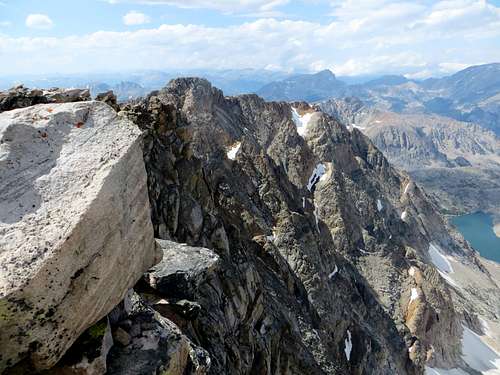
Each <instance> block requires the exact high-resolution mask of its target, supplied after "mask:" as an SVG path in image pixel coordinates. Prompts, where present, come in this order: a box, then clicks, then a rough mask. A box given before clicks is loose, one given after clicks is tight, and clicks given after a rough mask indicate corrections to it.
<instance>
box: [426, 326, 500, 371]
mask: <svg viewBox="0 0 500 375" xmlns="http://www.w3.org/2000/svg"><path fill="white" fill-rule="evenodd" d="M463 329H464V333H463V337H462V353H463V355H462V358H463V360H464V361H465V363H467V364H468V365H469V366H470V367H471V368H473V369H474V370H476V371H479V372H480V373H481V374H483V375H500V354H499V353H497V352H496V351H495V350H493V349H492V348H491V347H489V346H488V345H487V344H486V343H485V342H483V341H482V340H481V337H480V336H478V335H477V334H475V333H474V332H473V331H472V330H470V329H469V328H467V327H465V326H464V327H463ZM425 374H426V375H467V373H466V372H465V371H463V370H461V369H451V370H442V369H438V368H431V367H426V368H425Z"/></svg>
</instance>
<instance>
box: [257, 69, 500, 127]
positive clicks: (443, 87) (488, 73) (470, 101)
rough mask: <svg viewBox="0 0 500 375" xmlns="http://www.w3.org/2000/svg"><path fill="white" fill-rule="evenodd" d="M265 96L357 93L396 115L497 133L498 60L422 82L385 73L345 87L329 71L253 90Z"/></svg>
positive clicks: (307, 98) (499, 124) (308, 98)
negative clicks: (434, 117)
mask: <svg viewBox="0 0 500 375" xmlns="http://www.w3.org/2000/svg"><path fill="white" fill-rule="evenodd" d="M257 93H258V94H259V95H260V96H262V97H264V98H265V99H267V100H284V101H296V100H304V101H309V102H311V101H313V102H319V101H324V100H328V99H331V98H342V97H358V98H360V99H361V100H362V101H363V102H364V103H366V104H367V105H369V106H373V107H375V108H378V109H381V110H387V111H393V112H397V113H434V114H439V115H442V116H447V117H451V118H454V119H456V120H460V121H466V122H475V123H478V124H480V125H481V126H483V127H485V128H487V129H491V130H493V131H495V132H496V133H497V134H500V64H499V63H494V64H486V65H478V66H472V67H469V68H467V69H464V70H462V71H460V72H458V73H455V74H453V75H451V76H448V77H443V78H430V79H427V80H424V81H415V80H409V79H407V78H405V77H403V76H394V75H388V76H383V77H380V78H377V79H374V80H371V81H368V82H365V83H362V84H355V85H348V84H346V83H344V82H343V81H342V80H340V79H337V78H336V77H335V75H334V74H333V73H332V72H330V71H329V70H326V71H322V72H319V73H316V74H302V75H299V76H295V77H289V78H286V79H284V80H282V81H277V82H272V83H270V84H268V85H266V86H264V87H263V88H262V89H260V90H259V91H258V92H257Z"/></svg>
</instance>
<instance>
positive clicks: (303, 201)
mask: <svg viewBox="0 0 500 375" xmlns="http://www.w3.org/2000/svg"><path fill="white" fill-rule="evenodd" d="M302 208H306V197H302Z"/></svg>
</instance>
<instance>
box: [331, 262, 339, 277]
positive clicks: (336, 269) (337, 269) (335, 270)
mask: <svg viewBox="0 0 500 375" xmlns="http://www.w3.org/2000/svg"><path fill="white" fill-rule="evenodd" d="M337 272H339V268H338V267H337V265H335V269H334V270H333V272H332V273H331V274H329V275H328V278H329V279H331V278H332V277H333V276H335V274H336V273H337Z"/></svg>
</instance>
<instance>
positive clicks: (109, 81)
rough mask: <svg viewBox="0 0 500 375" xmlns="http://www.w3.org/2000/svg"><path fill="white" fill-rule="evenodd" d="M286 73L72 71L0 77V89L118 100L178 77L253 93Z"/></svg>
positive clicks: (231, 91) (228, 90)
mask: <svg viewBox="0 0 500 375" xmlns="http://www.w3.org/2000/svg"><path fill="white" fill-rule="evenodd" d="M288 76H289V74H288V73H285V72H274V71H269V70H258V69H243V70H217V71H204V70H185V71H170V72H162V71H150V70H148V71H141V72H129V73H99V74H74V75H67V76H55V77H50V76H49V77H40V76H31V77H10V78H9V77H7V78H5V77H4V78H0V89H8V88H11V87H13V86H17V85H18V84H24V85H25V86H26V87H31V88H52V87H59V88H71V87H79V88H82V87H85V88H88V89H90V91H91V93H92V96H96V95H97V94H99V93H102V92H104V91H108V90H113V91H114V93H115V94H116V96H117V97H118V99H119V100H120V101H126V100H129V99H133V98H138V97H144V96H146V95H148V94H149V93H150V92H151V91H155V90H159V89H161V88H163V87H164V86H165V85H166V84H167V83H168V82H169V81H170V80H172V79H174V78H178V77H201V78H205V79H207V80H209V81H210V82H212V83H213V84H214V85H215V86H217V87H219V88H220V89H222V90H223V91H224V94H226V95H238V94H245V93H254V92H256V91H258V90H259V89H260V88H261V87H263V86H265V85H266V84H268V83H270V82H274V81H277V80H281V79H284V78H286V77H288Z"/></svg>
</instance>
